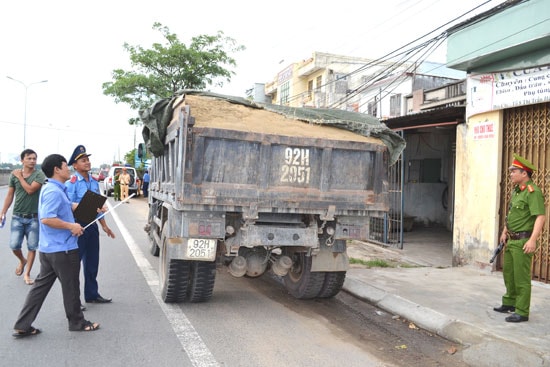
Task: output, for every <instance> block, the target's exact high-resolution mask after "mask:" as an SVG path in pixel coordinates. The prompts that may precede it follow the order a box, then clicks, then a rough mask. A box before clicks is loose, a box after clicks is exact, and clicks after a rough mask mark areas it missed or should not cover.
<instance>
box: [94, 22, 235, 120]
mask: <svg viewBox="0 0 550 367" xmlns="http://www.w3.org/2000/svg"><path fill="white" fill-rule="evenodd" d="M153 29H155V30H158V31H159V32H160V33H161V34H162V36H163V37H164V39H165V40H166V43H165V44H160V43H154V44H153V45H152V47H151V48H150V49H144V48H143V47H141V46H132V45H129V44H128V43H124V49H125V50H126V51H127V52H128V53H129V54H130V62H131V66H132V70H122V69H115V70H113V72H112V77H113V80H114V81H110V82H106V83H103V85H102V87H103V94H105V95H107V96H112V97H113V98H114V99H115V103H120V102H122V103H127V104H128V105H129V106H130V107H131V108H132V109H134V110H138V111H139V110H140V109H144V108H146V107H149V106H150V105H151V104H152V103H153V102H154V101H156V100H158V99H161V98H169V97H171V96H173V95H174V93H175V92H177V91H178V90H181V89H199V90H201V89H206V88H207V87H208V86H223V84H224V82H229V81H231V77H232V76H233V75H235V73H234V72H233V71H231V70H229V69H228V68H229V67H234V66H236V62H235V59H234V58H232V57H231V56H230V53H234V52H238V51H242V50H244V49H245V48H244V46H241V45H238V44H237V43H236V41H235V40H234V39H232V38H230V37H225V36H224V33H223V32H222V31H218V33H217V34H216V35H213V36H212V35H199V36H196V37H193V38H192V39H191V42H190V44H189V46H187V45H185V44H184V43H182V42H181V41H180V40H179V39H178V37H177V35H176V34H174V33H171V32H170V30H169V29H168V27H165V26H163V25H162V24H160V23H154V24H153ZM129 122H130V124H134V123H136V122H138V119H137V118H134V119H130V121H129Z"/></svg>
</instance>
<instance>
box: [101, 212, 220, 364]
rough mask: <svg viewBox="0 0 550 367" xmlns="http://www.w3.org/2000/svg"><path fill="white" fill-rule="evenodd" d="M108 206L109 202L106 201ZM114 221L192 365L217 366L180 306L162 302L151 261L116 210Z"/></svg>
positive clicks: (157, 279) (113, 213) (156, 276)
mask: <svg viewBox="0 0 550 367" xmlns="http://www.w3.org/2000/svg"><path fill="white" fill-rule="evenodd" d="M107 205H108V206H109V208H110V207H111V203H107ZM111 214H112V216H113V219H114V221H115V222H116V224H117V226H118V228H119V230H120V233H121V234H122V237H123V238H124V241H125V242H126V245H127V246H128V249H130V252H131V253H132V256H133V257H134V260H135V261H136V264H137V266H138V267H139V269H140V270H141V273H142V274H143V276H144V277H145V280H146V281H147V284H149V288H151V291H152V292H153V295H154V296H155V298H156V299H157V302H158V303H159V305H160V308H161V309H162V311H163V312H164V314H165V315H166V318H167V319H168V321H169V322H170V325H172V329H174V332H175V333H176V336H177V337H178V339H179V341H180V343H181V345H182V347H183V349H184V350H185V353H186V354H187V356H188V357H189V359H190V360H191V363H192V364H193V366H197V367H219V366H220V364H219V363H218V362H217V361H216V359H215V358H214V356H213V355H212V353H211V352H210V350H209V349H208V347H207V346H206V344H204V342H203V341H202V338H201V337H200V335H199V334H198V333H197V331H196V330H195V328H194V327H193V325H192V324H191V322H190V321H189V319H188V318H187V316H185V314H184V313H183V311H182V310H181V308H179V306H178V305H177V304H169V303H164V301H163V300H162V299H161V298H160V286H159V277H158V275H157V273H156V272H155V270H154V269H153V267H152V266H151V263H150V262H149V261H148V260H147V258H145V256H144V255H143V252H141V250H140V249H139V247H138V245H137V244H136V242H135V241H134V239H133V238H132V236H131V235H130V232H128V230H127V229H126V227H125V226H124V224H123V223H122V221H121V220H120V218H119V217H118V215H117V214H116V212H114V211H112V212H111Z"/></svg>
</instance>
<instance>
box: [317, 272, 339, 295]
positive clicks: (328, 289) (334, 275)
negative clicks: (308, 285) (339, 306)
mask: <svg viewBox="0 0 550 367" xmlns="http://www.w3.org/2000/svg"><path fill="white" fill-rule="evenodd" d="M344 280H346V272H345V271H335V272H325V281H324V283H323V287H322V288H321V290H320V291H319V294H318V295H317V298H332V297H334V296H335V295H337V294H338V292H340V290H342V286H343V285H344Z"/></svg>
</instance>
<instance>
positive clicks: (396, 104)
mask: <svg viewBox="0 0 550 367" xmlns="http://www.w3.org/2000/svg"><path fill="white" fill-rule="evenodd" d="M390 116H401V94H396V95H393V96H391V97H390Z"/></svg>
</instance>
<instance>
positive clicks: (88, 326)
mask: <svg viewBox="0 0 550 367" xmlns="http://www.w3.org/2000/svg"><path fill="white" fill-rule="evenodd" d="M97 329H99V324H98V323H97V322H91V321H88V320H84V322H83V323H82V325H81V326H80V328H79V329H72V330H71V329H69V331H94V330H97Z"/></svg>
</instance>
